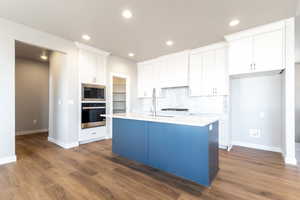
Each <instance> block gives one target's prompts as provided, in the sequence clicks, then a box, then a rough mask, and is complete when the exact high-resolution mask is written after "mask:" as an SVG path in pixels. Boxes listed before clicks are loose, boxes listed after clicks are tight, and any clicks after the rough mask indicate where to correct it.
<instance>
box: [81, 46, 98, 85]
mask: <svg viewBox="0 0 300 200" xmlns="http://www.w3.org/2000/svg"><path fill="white" fill-rule="evenodd" d="M96 66H97V58H96V57H95V56H94V55H93V54H91V53H89V52H88V51H85V50H79V69H80V80H81V82H83V83H95V82H96V81H97V77H96V74H97V72H96Z"/></svg>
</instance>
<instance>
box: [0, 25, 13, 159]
mask: <svg viewBox="0 0 300 200" xmlns="http://www.w3.org/2000/svg"><path fill="white" fill-rule="evenodd" d="M0 27H1V25H0ZM14 76H15V48H14V38H13V37H11V36H9V35H7V34H5V33H4V32H3V31H2V28H1V32H0V110H1V113H2V114H1V115H0V121H1V123H0V164H3V163H7V162H12V161H14V160H15V159H16V158H15V81H14ZM3 113H4V114H3Z"/></svg>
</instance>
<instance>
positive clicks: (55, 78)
mask: <svg viewBox="0 0 300 200" xmlns="http://www.w3.org/2000/svg"><path fill="white" fill-rule="evenodd" d="M49 65H50V81H49V83H50V111H51V113H50V119H49V120H50V121H49V125H50V128H49V138H51V139H54V140H57V141H60V142H64V143H65V142H67V135H66V134H65V133H67V131H68V128H67V126H68V121H67V119H68V109H67V107H66V106H63V105H64V104H66V101H67V98H66V96H65V95H64V93H66V92H67V85H66V84H64V81H65V80H64V78H65V74H66V73H67V60H66V55H64V54H62V53H58V52H53V53H52V54H51V55H50V58H49Z"/></svg>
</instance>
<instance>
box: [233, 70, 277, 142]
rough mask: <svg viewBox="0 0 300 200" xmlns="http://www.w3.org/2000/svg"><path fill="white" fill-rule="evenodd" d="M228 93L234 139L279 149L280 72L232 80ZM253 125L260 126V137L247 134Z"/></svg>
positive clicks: (234, 140) (254, 126)
mask: <svg viewBox="0 0 300 200" xmlns="http://www.w3.org/2000/svg"><path fill="white" fill-rule="evenodd" d="M231 94H232V96H231V104H232V108H231V111H232V112H231V117H232V121H231V126H232V137H233V142H241V143H248V144H256V145H264V146H268V147H276V148H281V139H282V133H281V132H282V127H281V126H282V98H281V95H282V77H281V75H274V76H264V77H253V78H243V79H234V80H231ZM261 113H263V114H264V117H262V116H261ZM253 128H254V129H256V128H259V129H261V137H260V138H253V137H250V136H249V129H253Z"/></svg>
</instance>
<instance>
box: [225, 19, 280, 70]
mask: <svg viewBox="0 0 300 200" xmlns="http://www.w3.org/2000/svg"><path fill="white" fill-rule="evenodd" d="M284 27H285V22H284V21H280V22H277V23H274V24H269V25H265V26H262V27H258V28H254V29H251V30H247V31H243V32H240V33H236V34H233V35H230V36H226V37H225V38H226V39H227V41H228V42H229V74H230V75H239V74H248V73H257V72H267V71H275V70H280V69H284V68H285V66H284V49H285V42H284V41H285V39H284V35H285V34H284V30H285V29H284Z"/></svg>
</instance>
